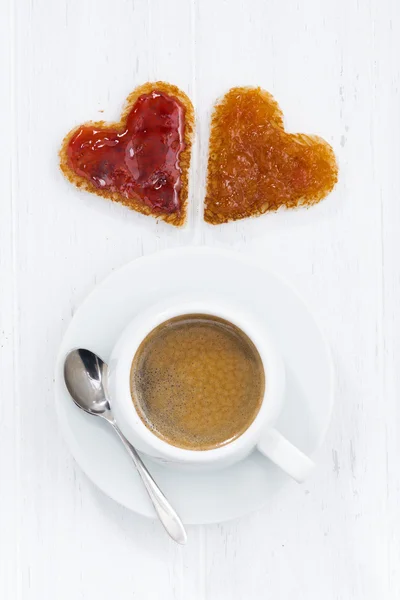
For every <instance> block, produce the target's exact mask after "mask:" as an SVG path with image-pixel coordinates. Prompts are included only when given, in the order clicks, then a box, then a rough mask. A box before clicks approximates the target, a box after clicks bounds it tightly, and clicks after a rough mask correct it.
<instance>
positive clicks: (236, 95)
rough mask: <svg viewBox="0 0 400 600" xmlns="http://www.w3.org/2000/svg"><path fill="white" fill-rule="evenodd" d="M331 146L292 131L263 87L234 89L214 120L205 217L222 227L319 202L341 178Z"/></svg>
mask: <svg viewBox="0 0 400 600" xmlns="http://www.w3.org/2000/svg"><path fill="white" fill-rule="evenodd" d="M337 175H338V168H337V164H336V159H335V155H334V153H333V150H332V148H331V146H330V145H329V144H328V143H327V142H325V140H323V139H322V138H319V137H317V136H312V135H305V134H302V133H298V134H291V133H286V132H285V130H284V125H283V115H282V111H281V109H280V108H279V106H278V104H277V103H276V101H275V100H274V98H273V97H272V96H271V94H269V93H268V92H266V91H264V90H262V89H261V88H246V87H237V88H232V89H231V90H229V92H228V93H227V94H226V95H225V96H224V97H223V98H222V100H221V101H220V102H219V103H218V104H217V105H216V106H215V108H214V112H213V115H212V121H211V134H210V145H209V158H208V174H207V193H206V199H205V216H204V218H205V220H206V221H207V222H208V223H212V224H214V225H217V224H219V223H226V222H228V221H236V220H238V219H244V218H245V217H250V216H258V215H260V214H262V213H265V212H267V211H275V210H277V209H278V208H280V207H281V206H285V207H287V208H293V207H296V206H304V205H311V204H315V203H316V202H319V201H320V200H321V199H322V198H324V197H325V196H326V195H327V194H328V193H329V192H330V191H331V190H332V188H333V186H334V185H335V183H336V181H337Z"/></svg>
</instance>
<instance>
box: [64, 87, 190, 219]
mask: <svg viewBox="0 0 400 600" xmlns="http://www.w3.org/2000/svg"><path fill="white" fill-rule="evenodd" d="M184 121H185V107H184V106H183V104H182V103H181V102H180V101H179V100H177V99H176V98H173V97H171V96H168V95H167V94H165V93H162V92H158V91H152V92H151V93H149V94H143V95H141V96H140V97H139V98H138V99H137V101H136V102H135V104H134V106H133V107H132V109H131V111H130V112H129V114H128V116H127V119H126V124H124V125H123V127H122V128H121V130H118V129H113V128H112V129H107V128H103V127H101V126H96V125H94V126H90V125H83V126H82V127H80V128H79V129H78V130H77V131H76V132H75V133H74V135H73V136H72V137H71V139H70V141H69V143H68V147H67V156H68V162H69V166H70V168H71V169H72V170H73V171H74V172H75V173H76V174H77V175H79V176H80V177H83V178H85V179H87V180H88V181H89V182H90V183H91V184H92V185H94V186H95V187H96V188H97V189H99V190H102V191H106V192H110V193H113V192H117V193H118V194H120V195H121V196H122V197H124V198H125V199H126V200H127V202H126V204H129V199H135V200H137V199H138V198H139V199H140V200H141V202H143V203H144V204H145V205H147V206H148V207H149V208H151V209H152V211H155V212H159V213H162V214H172V213H178V212H179V210H180V202H179V192H180V189H181V170H180V167H179V155H180V153H181V152H182V151H183V150H184V149H185V141H184ZM124 203H125V202H124Z"/></svg>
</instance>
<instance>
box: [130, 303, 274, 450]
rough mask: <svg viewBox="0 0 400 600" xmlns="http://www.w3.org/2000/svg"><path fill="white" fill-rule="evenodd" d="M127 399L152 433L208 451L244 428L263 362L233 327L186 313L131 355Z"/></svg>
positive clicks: (257, 395)
mask: <svg viewBox="0 0 400 600" xmlns="http://www.w3.org/2000/svg"><path fill="white" fill-rule="evenodd" d="M130 387H131V395H132V401H133V403H134V407H135V409H136V412H137V414H138V415H139V417H140V419H141V420H142V421H143V423H144V424H145V425H146V427H148V428H149V429H150V430H151V431H152V432H153V433H154V434H155V435H157V436H158V437H159V438H161V439H162V440H164V441H165V442H167V443H168V444H172V445H173V446H177V447H178V448H183V449H187V450H211V449H213V448H219V447H221V446H224V445H226V444H228V443H230V442H232V441H233V440H235V439H237V438H238V437H239V436H240V435H242V433H244V432H245V431H246V430H247V429H248V427H249V426H250V425H251V423H252V422H253V421H254V419H255V418H256V416H257V414H258V412H259V409H260V407H261V404H262V400H263V397H264V388H265V374H264V368H263V363H262V361H261V358H260V355H259V353H258V350H257V348H256V347H255V345H254V343H253V342H252V341H251V340H250V338H249V337H248V336H247V335H246V334H245V333H244V332H243V331H242V330H241V329H239V327H237V326H236V325H233V324H232V323H230V322H229V321H227V320H225V319H222V318H219V317H215V316H212V315H206V314H186V315H180V316H178V317H175V318H172V319H169V320H168V321H166V322H164V323H161V325H158V326H157V327H155V328H154V329H153V330H152V331H151V332H150V333H149V334H148V335H147V336H146V338H145V339H144V340H143V341H142V342H141V344H140V346H139V348H138V349H137V351H136V354H135V356H134V358H133V362H132V368H131V377H130Z"/></svg>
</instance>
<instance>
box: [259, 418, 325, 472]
mask: <svg viewBox="0 0 400 600" xmlns="http://www.w3.org/2000/svg"><path fill="white" fill-rule="evenodd" d="M257 448H258V450H259V451H260V452H261V453H262V454H264V455H265V456H266V457H267V458H269V459H270V460H272V462H273V463H275V464H276V465H278V467H280V468H281V469H283V471H285V472H286V473H287V474H288V475H290V476H291V477H293V479H294V480H295V481H297V482H298V483H302V482H303V481H305V480H306V479H307V477H308V476H309V474H310V473H311V471H312V470H313V468H314V467H315V463H313V461H312V460H311V459H310V458H308V456H306V455H305V454H303V453H302V452H301V451H300V450H298V448H296V446H293V444H291V443H290V442H289V441H288V440H287V439H286V438H285V437H283V435H282V434H281V433H279V431H277V430H276V429H268V430H267V431H266V432H265V433H264V434H263V435H262V437H261V439H260V441H259V442H258V444H257Z"/></svg>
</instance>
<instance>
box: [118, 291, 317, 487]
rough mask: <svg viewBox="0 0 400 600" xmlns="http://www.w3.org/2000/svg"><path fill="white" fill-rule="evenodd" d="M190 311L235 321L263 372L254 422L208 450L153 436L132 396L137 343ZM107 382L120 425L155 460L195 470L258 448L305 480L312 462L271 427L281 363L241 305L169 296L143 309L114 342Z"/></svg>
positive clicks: (277, 407) (281, 384)
mask: <svg viewBox="0 0 400 600" xmlns="http://www.w3.org/2000/svg"><path fill="white" fill-rule="evenodd" d="M189 314H205V315H212V316H215V317H219V318H222V319H225V320H226V321H229V322H231V323H232V324H233V325H236V327H238V328H239V329H241V330H242V331H243V332H244V333H245V334H246V335H247V336H248V337H249V338H250V339H251V340H252V342H253V343H254V345H255V347H256V348H257V350H258V352H259V355H260V357H261V360H262V363H263V366H264V371H265V381H266V384H265V393H264V397H263V400H262V404H261V407H260V410H259V412H258V414H257V416H256V417H255V419H254V421H253V422H252V423H251V424H250V426H249V427H248V428H247V429H246V431H245V432H244V433H242V434H241V435H240V436H239V437H238V438H236V439H234V440H233V441H232V442H229V443H227V444H225V445H223V446H221V447H218V448H213V449H211V450H187V449H183V448H178V447H176V446H173V445H171V444H168V443H167V442H166V441H164V440H162V439H161V438H159V437H158V436H156V435H155V434H154V433H152V431H151V430H150V429H149V428H147V427H146V425H145V424H144V422H143V421H142V419H141V418H140V417H139V415H138V413H137V412H136V409H135V405H134V403H133V401H132V396H131V389H130V373H131V367H132V361H133V358H134V356H135V354H136V351H137V350H138V348H139V346H140V344H141V342H142V341H143V340H144V339H145V338H146V336H147V335H148V334H149V333H150V332H151V331H152V330H153V329H154V328H155V327H157V326H158V325H161V324H162V323H164V322H165V321H168V320H169V319H172V318H174V317H179V316H182V315H189ZM107 386H108V392H109V395H110V401H111V404H112V409H113V412H114V416H115V419H116V421H117V423H118V425H119V427H120V428H121V430H122V431H123V433H124V434H125V436H126V437H127V438H128V440H129V441H130V442H131V443H132V444H133V445H134V446H135V448H137V450H139V451H140V452H143V453H145V454H147V455H149V456H150V457H152V458H153V459H156V460H159V461H163V462H168V463H173V464H176V465H180V466H181V465H186V466H190V467H193V468H200V467H203V468H204V467H205V468H212V467H217V468H220V467H226V466H229V465H231V464H233V463H235V462H237V461H239V460H241V459H243V458H245V457H246V456H247V455H248V454H250V452H252V451H253V450H255V449H257V450H259V451H260V452H261V453H262V454H264V455H265V456H267V457H268V458H269V459H270V460H272V461H273V462H274V463H275V464H276V465H278V466H279V467H281V468H282V469H283V470H284V471H286V473H288V474H289V475H290V476H291V477H293V479H295V480H296V481H298V482H302V481H304V480H305V479H306V478H307V476H308V474H309V473H310V471H311V470H312V468H313V467H314V463H313V462H312V460H311V459H310V458H309V457H308V456H306V455H305V454H303V453H302V452H301V451H300V450H298V448H296V447H295V446H294V445H293V444H292V443H291V442H290V441H288V440H287V439H286V438H285V437H283V435H282V434H281V433H280V432H279V431H278V430H277V429H275V427H274V426H275V423H276V421H277V418H278V416H279V413H280V411H281V407H282V402H283V397H284V387H285V373H284V367H283V362H282V360H281V358H280V356H279V355H278V353H277V351H276V349H275V348H274V345H273V343H272V341H271V340H270V339H269V336H268V335H266V333H265V330H264V326H263V327H262V328H260V324H259V322H258V321H257V319H253V317H252V315H250V314H247V313H246V312H245V311H243V310H242V309H241V308H240V307H235V306H234V305H226V302H222V301H220V300H219V299H217V298H214V297H207V298H204V299H190V298H170V299H166V300H164V301H162V302H159V303H157V304H155V305H154V306H152V307H150V308H148V309H146V310H145V311H144V312H141V313H140V314H138V315H137V316H136V317H135V318H134V319H133V320H132V321H131V323H130V324H129V325H128V327H127V328H126V329H125V330H124V331H123V333H122V335H121V337H120V338H119V340H118V341H117V343H116V345H115V347H114V349H113V351H112V354H111V359H110V361H109V372H108V382H107Z"/></svg>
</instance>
